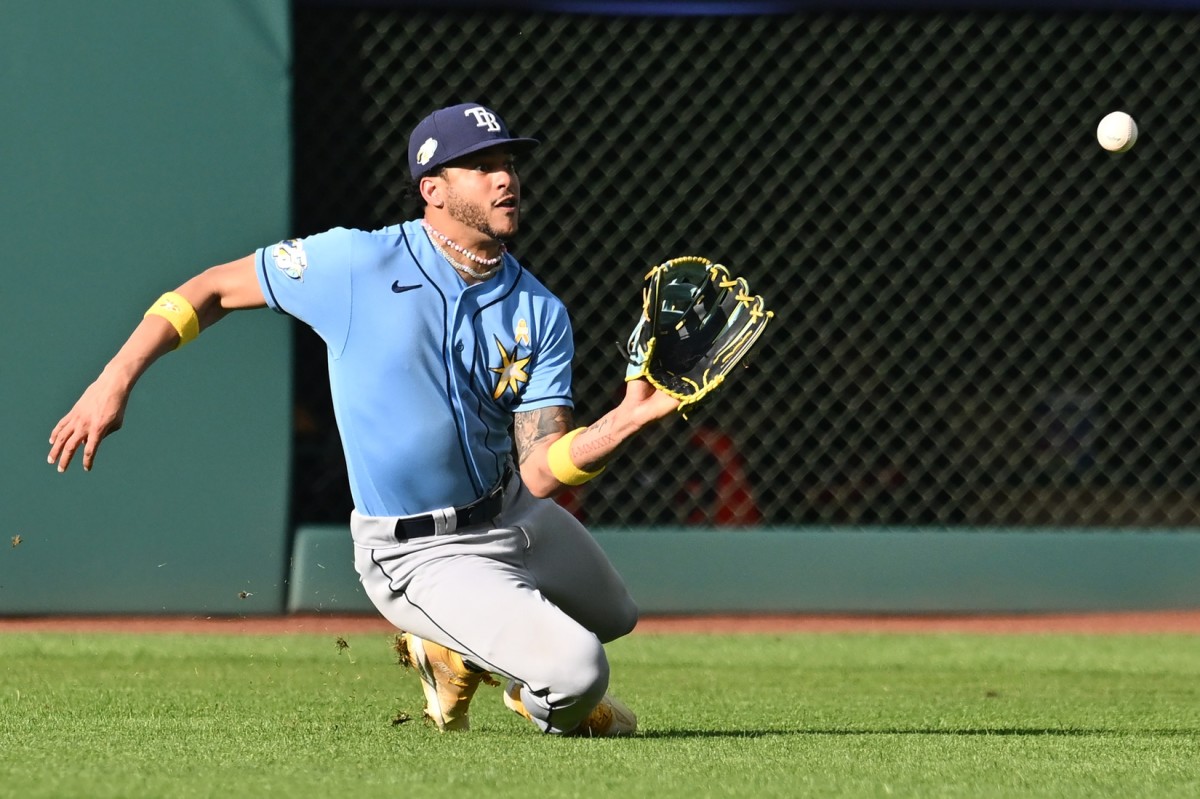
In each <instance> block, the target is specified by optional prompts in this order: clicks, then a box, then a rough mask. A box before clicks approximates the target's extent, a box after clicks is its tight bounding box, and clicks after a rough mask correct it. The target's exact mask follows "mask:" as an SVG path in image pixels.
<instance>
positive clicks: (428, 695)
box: [395, 633, 499, 732]
mask: <svg viewBox="0 0 1200 799" xmlns="http://www.w3.org/2000/svg"><path fill="white" fill-rule="evenodd" d="M395 649H396V655H397V656H398V658H399V661H400V665H401V666H406V667H408V668H411V669H416V670H417V673H418V674H419V675H420V676H421V688H422V689H423V690H424V691H425V717H426V718H428V719H430V720H431V721H432V722H433V723H434V724H436V725H437V728H438V729H439V730H440V731H442V732H450V731H454V732H461V731H465V730H469V729H470V728H471V720H470V716H469V710H470V707H471V697H473V696H475V691H476V689H478V688H479V684H480V683H481V682H486V683H487V684H488V685H499V683H498V682H496V681H495V680H494V679H492V675H491V674H489V673H488V672H486V671H476V670H474V669H471V668H468V667H467V664H466V663H465V662H463V659H462V655H460V654H458V653H457V652H455V651H453V650H451V649H447V648H446V647H444V646H442V645H441V644H435V643H433V642H432V641H426V640H424V639H423V638H418V637H417V636H415V635H413V634H412V633H401V634H400V635H398V636H396V644H395Z"/></svg>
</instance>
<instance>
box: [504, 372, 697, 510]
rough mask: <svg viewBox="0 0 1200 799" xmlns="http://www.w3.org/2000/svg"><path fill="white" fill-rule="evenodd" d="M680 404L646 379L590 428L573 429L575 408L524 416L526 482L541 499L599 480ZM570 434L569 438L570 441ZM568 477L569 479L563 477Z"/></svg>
mask: <svg viewBox="0 0 1200 799" xmlns="http://www.w3.org/2000/svg"><path fill="white" fill-rule="evenodd" d="M678 407H679V400H677V399H675V398H674V397H671V396H670V395H668V394H664V393H663V392H661V391H657V390H656V389H655V388H654V386H652V385H650V383H649V382H647V381H646V380H643V379H639V380H630V381H629V382H628V383H626V384H625V398H624V399H623V400H621V403H620V404H619V405H618V406H617V407H616V408H613V409H612V410H611V411H609V412H608V413H606V414H604V415H603V416H601V417H600V418H599V419H597V420H596V421H595V422H594V423H593V424H591V425H590V426H589V427H586V428H580V429H578V431H576V430H573V429H572V426H573V425H574V416H573V414H572V413H571V410H570V409H569V408H565V407H555V408H542V409H540V410H537V411H528V412H525V413H518V414H516V417H515V419H514V423H513V435H514V437H515V438H516V442H517V457H518V459H519V462H520V469H521V480H522V481H523V482H524V483H525V487H526V488H528V489H529V491H530V492H531V493H532V494H533V495H534V496H538V497H550V496H554V495H555V494H557V493H558V492H559V491H561V490H562V489H564V488H566V487H567V486H569V485H579V484H580V483H583V482H585V481H587V480H589V479H591V477H594V476H595V475H596V474H598V473H599V472H600V471H601V470H603V469H604V467H605V466H606V465H608V462H609V461H610V460H612V458H613V457H614V456H615V455H616V454H617V453H618V452H619V451H620V449H621V447H622V446H623V445H624V444H625V442H627V441H629V439H630V438H632V437H633V436H634V435H635V434H636V433H637V432H638V431H640V430H642V429H643V428H645V427H647V426H648V425H651V424H653V423H655V422H657V421H659V420H660V419H663V418H664V417H667V416H670V415H671V414H673V413H675V410H676V409H677V408H678ZM568 436H569V438H568ZM563 478H566V479H563Z"/></svg>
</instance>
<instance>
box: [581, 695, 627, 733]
mask: <svg viewBox="0 0 1200 799" xmlns="http://www.w3.org/2000/svg"><path fill="white" fill-rule="evenodd" d="M635 732H637V716H636V715H634V713H633V711H632V710H630V709H629V708H628V707H626V706H625V703H624V702H622V701H621V700H620V699H617V698H616V697H615V696H609V695H608V694H605V695H604V698H603V699H601V700H600V704H598V705H596V706H595V707H594V708H592V712H591V713H589V714H588V716H587V718H585V719H584V720H583V723H582V724H580V725H579V726H578V727H576V728H575V729H573V730H571V731H570V732H568V733H566V736H567V737H570V738H618V737H621V736H624V735H633V734H634V733H635Z"/></svg>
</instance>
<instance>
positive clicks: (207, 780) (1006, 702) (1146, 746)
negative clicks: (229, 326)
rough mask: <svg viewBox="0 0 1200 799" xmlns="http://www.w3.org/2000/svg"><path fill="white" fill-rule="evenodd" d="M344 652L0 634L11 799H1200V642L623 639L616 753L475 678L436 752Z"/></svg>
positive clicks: (364, 639) (379, 656) (401, 683)
mask: <svg viewBox="0 0 1200 799" xmlns="http://www.w3.org/2000/svg"><path fill="white" fill-rule="evenodd" d="M346 643H348V644H349V648H344V649H343V648H341V647H339V646H338V645H337V639H336V638H331V637H326V636H312V635H292V636H266V637H253V636H184V635H148V636H128V635H114V634H88V635H84V634H60V633H53V634H51V633H46V634H35V633H22V634H6V635H0V664H3V668H2V670H0V796H4V797H10V796H11V797H49V796H55V797H59V796H80V797H84V796H86V797H242V798H244V799H253V798H256V797H266V796H271V797H274V796H280V797H282V796H299V797H304V799H313V798H314V797H326V796H328V797H346V798H349V797H355V799H358V798H359V797H410V798H413V797H423V796H444V795H450V796H478V797H489V799H490V797H522V799H527V797H531V796H536V797H539V799H542V798H544V797H563V796H580V797H600V796H604V797H608V796H616V797H688V798H689V799H697V798H698V797H709V796H747V797H749V796H754V797H766V796H788V797H791V796H813V797H838V796H847V797H873V796H881V797H882V796H910V797H939V796H954V797H1000V796H1013V797H1018V796H1022V797H1023V796H1047V797H1050V796H1053V797H1089V798H1091V797H1098V796H1112V797H1150V796H1178V797H1184V796H1198V795H1200V636H1187V635H1145V636H1051V635H1009V636H969V635H893V634H883V635H875V634H845V635H840V634H839V635H834V634H816V635H812V634H810V635H804V634H794V635H770V636H766V635H764V636H716V635H712V636H709V635H678V636H674V635H672V636H658V635H635V636H631V637H629V638H626V639H624V640H622V641H618V642H616V643H615V644H613V645H612V646H611V647H610V654H611V658H612V661H613V666H614V678H613V686H612V687H613V690H614V692H615V693H617V694H618V695H619V696H621V697H622V698H623V699H625V700H626V702H627V703H628V704H630V705H631V706H632V707H633V708H634V709H635V710H636V711H637V712H638V714H639V717H640V719H641V726H642V732H641V734H640V735H639V736H638V737H636V738H634V739H630V740H573V739H553V738H548V737H544V736H541V735H539V734H537V733H536V732H535V731H534V730H533V729H532V728H531V727H529V726H526V723H525V722H524V721H522V720H521V719H519V718H517V717H516V716H515V715H512V714H511V713H509V712H508V711H506V710H505V709H504V708H503V706H502V705H501V701H500V692H499V691H498V690H497V689H494V688H486V687H485V688H483V689H481V692H480V694H479V695H478V697H477V699H476V702H475V705H474V706H473V712H472V723H473V726H474V729H473V731H472V732H471V733H468V734H466V735H439V734H437V733H436V732H434V731H433V730H432V729H431V728H429V727H427V726H426V725H425V724H424V723H423V722H422V721H421V720H420V710H421V702H422V700H421V690H420V687H419V685H418V682H417V679H416V676H415V675H414V674H411V673H405V672H403V671H402V670H401V669H400V668H399V667H398V666H396V665H394V661H393V658H392V653H391V651H390V648H389V646H390V638H389V637H388V636H386V635H378V634H374V635H369V636H358V637H354V636H348V637H347V638H346ZM401 714H408V715H409V716H411V717H412V718H413V720H411V721H408V722H405V723H399V724H397V723H394V720H395V719H396V718H397V717H398V716H399V715H401Z"/></svg>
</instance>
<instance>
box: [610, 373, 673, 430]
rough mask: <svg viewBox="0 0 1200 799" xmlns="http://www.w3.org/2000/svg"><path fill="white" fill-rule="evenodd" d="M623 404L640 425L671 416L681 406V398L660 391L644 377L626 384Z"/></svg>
mask: <svg viewBox="0 0 1200 799" xmlns="http://www.w3.org/2000/svg"><path fill="white" fill-rule="evenodd" d="M621 404H622V405H624V406H626V408H627V410H628V411H629V412H630V414H632V416H633V418H634V419H635V420H636V421H637V423H638V426H639V427H644V426H645V425H648V424H650V423H652V422H657V421H658V420H659V419H662V418H665V417H667V416H670V415H671V414H673V413H675V411H676V410H677V409H678V408H679V400H677V399H675V398H674V397H672V396H671V395H670V394H665V393H663V392H661V391H659V390H658V389H656V388H655V387H654V386H653V385H651V384H650V381H648V380H646V379H645V378H643V377H639V378H638V379H637V380H630V381H629V382H627V383H626V384H625V399H624V401H622V403H621Z"/></svg>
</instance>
